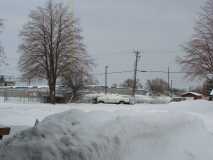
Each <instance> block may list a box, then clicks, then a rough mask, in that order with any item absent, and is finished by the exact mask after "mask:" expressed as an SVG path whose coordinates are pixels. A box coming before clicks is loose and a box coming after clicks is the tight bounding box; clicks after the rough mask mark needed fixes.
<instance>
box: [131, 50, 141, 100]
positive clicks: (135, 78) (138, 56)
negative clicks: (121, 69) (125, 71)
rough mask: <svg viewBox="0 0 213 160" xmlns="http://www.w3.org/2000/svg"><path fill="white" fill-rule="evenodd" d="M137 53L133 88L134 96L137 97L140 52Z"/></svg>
mask: <svg viewBox="0 0 213 160" xmlns="http://www.w3.org/2000/svg"><path fill="white" fill-rule="evenodd" d="M134 53H135V69H134V83H133V88H132V96H135V91H136V83H137V71H138V61H139V58H140V52H139V51H138V50H137V51H135V52H134Z"/></svg>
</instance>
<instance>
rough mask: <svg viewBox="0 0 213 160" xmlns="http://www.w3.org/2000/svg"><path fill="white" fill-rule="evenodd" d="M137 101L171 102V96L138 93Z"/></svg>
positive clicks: (151, 102) (152, 102)
mask: <svg viewBox="0 0 213 160" xmlns="http://www.w3.org/2000/svg"><path fill="white" fill-rule="evenodd" d="M135 100H136V103H149V104H166V103H170V102H171V100H172V99H171V97H168V96H144V95H136V96H135Z"/></svg>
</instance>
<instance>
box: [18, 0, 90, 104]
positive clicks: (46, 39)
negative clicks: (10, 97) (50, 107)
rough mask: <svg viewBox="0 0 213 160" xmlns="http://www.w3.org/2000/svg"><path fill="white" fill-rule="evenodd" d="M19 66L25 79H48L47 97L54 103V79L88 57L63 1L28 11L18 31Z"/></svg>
mask: <svg viewBox="0 0 213 160" xmlns="http://www.w3.org/2000/svg"><path fill="white" fill-rule="evenodd" d="M21 37H22V40H23V42H22V44H21V46H20V51H21V52H22V55H21V57H20V60H19V65H20V69H21V71H22V72H23V76H24V77H25V78H27V79H32V78H43V79H46V80H47V81H48V85H49V97H50V101H51V103H55V95H56V81H57V80H58V79H59V78H60V77H62V76H63V75H64V73H65V72H68V71H69V70H70V68H73V66H72V65H73V64H75V65H76V66H77V65H78V64H81V62H82V59H84V57H88V55H87V54H86V51H85V47H84V45H83V44H82V43H81V39H82V37H81V36H80V29H79V27H78V25H77V23H76V20H75V19H74V18H73V15H72V14H71V13H70V12H69V9H68V7H66V6H64V5H63V4H62V3H53V1H51V0H49V1H48V3H47V4H46V5H45V6H44V7H38V8H37V9H35V10H33V11H31V13H30V15H29V21H28V23H27V24H25V25H24V27H23V29H22V31H21Z"/></svg>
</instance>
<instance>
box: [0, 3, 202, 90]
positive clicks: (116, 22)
mask: <svg viewBox="0 0 213 160" xmlns="http://www.w3.org/2000/svg"><path fill="white" fill-rule="evenodd" d="M61 1H62V0H61ZM63 1H64V2H65V3H68V1H70V2H71V1H74V0H63ZM44 2H45V1H44V0H1V2H0V17H1V18H3V19H5V28H4V33H3V34H2V35H1V36H0V39H1V41H2V43H3V45H4V47H5V51H6V53H7V56H8V63H9V66H7V67H4V68H3V69H2V70H1V74H9V75H11V74H18V68H17V60H18V58H19V53H17V47H18V44H19V43H20V38H19V37H18V34H19V31H20V29H21V27H22V26H23V24H24V23H25V22H26V21H27V16H28V14H29V12H30V10H31V9H33V8H35V7H36V6H38V5H42V4H44ZM204 2H205V0H160V1H159V0H116V1H115V0H75V2H74V14H75V16H76V17H77V18H79V19H80V26H81V28H82V30H83V32H82V34H83V36H84V42H85V44H86V46H87V49H88V52H89V54H90V55H91V56H92V58H93V59H94V60H95V63H96V65H97V66H96V67H95V69H94V72H95V73H100V72H104V66H105V65H108V66H109V71H122V70H131V69H132V70H133V64H134V59H135V57H134V54H133V50H134V49H139V50H140V51H142V57H141V59H140V63H139V69H143V70H167V67H168V66H169V67H170V68H171V70H172V71H179V70H180V66H179V65H178V64H177V63H176V57H177V56H181V55H184V53H183V51H182V50H181V48H180V45H181V44H183V43H184V42H186V41H187V40H189V38H190V37H191V35H192V33H193V26H194V23H195V19H196V17H197V15H198V12H199V11H200V6H202V5H203V4H204ZM70 6H71V5H70ZM132 77H133V74H118V75H110V76H109V83H110V84H112V83H115V82H117V83H120V82H121V81H122V80H124V79H125V78H132ZM156 77H159V78H164V79H166V77H167V75H163V74H156V73H152V74H151V73H143V74H139V79H140V80H141V81H142V82H145V81H146V80H147V79H150V78H156ZM97 78H98V80H99V81H100V83H101V84H103V80H104V77H103V76H97ZM172 79H173V82H174V86H175V87H181V88H182V87H185V86H189V85H194V84H197V82H193V83H192V82H190V81H186V80H184V78H183V76H181V75H172Z"/></svg>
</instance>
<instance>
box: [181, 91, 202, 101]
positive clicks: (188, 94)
mask: <svg viewBox="0 0 213 160" xmlns="http://www.w3.org/2000/svg"><path fill="white" fill-rule="evenodd" d="M181 97H184V98H186V99H194V100H197V99H202V98H203V95H202V94H200V93H196V92H186V93H184V94H182V95H181Z"/></svg>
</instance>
